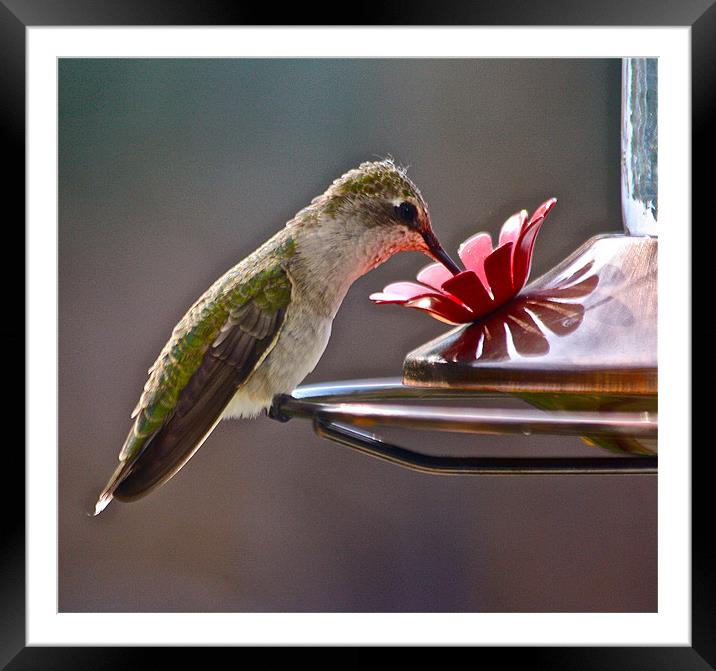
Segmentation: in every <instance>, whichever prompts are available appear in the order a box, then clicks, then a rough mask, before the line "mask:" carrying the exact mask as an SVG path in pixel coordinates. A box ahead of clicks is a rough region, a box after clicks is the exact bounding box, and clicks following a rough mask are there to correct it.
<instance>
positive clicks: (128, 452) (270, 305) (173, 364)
mask: <svg viewBox="0 0 716 671" xmlns="http://www.w3.org/2000/svg"><path fill="white" fill-rule="evenodd" d="M275 242H276V244H275V247H276V248H275V250H272V251H273V253H272V254H270V255H269V257H268V258H269V263H267V264H266V267H265V268H264V269H263V270H261V271H259V272H255V273H254V274H252V276H250V277H248V278H245V277H244V275H245V273H244V272H242V267H241V266H242V265H244V264H240V265H239V266H237V267H236V268H234V269H232V270H231V271H229V272H228V273H227V274H226V275H225V276H224V277H222V278H221V279H220V280H218V281H217V282H216V283H215V284H214V285H213V286H212V287H210V288H209V290H208V291H207V292H206V293H205V294H204V295H203V296H202V297H201V298H200V299H199V300H198V301H197V302H196V303H194V305H193V306H192V307H191V308H190V309H189V311H188V312H187V313H186V315H184V317H183V318H182V320H181V321H180V322H179V323H178V324H177V326H176V328H175V329H174V331H173V333H172V337H171V338H170V340H169V342H168V343H167V344H166V345H165V347H164V349H163V350H162V352H161V353H160V355H159V357H158V358H157V360H156V362H155V363H154V365H153V366H152V367H151V368H150V369H149V380H148V381H147V384H146V385H145V387H144V393H143V394H142V397H141V398H140V400H139V403H138V404H137V407H136V408H135V410H134V412H133V413H132V417H136V419H135V422H134V426H133V427H132V429H131V430H130V432H129V435H128V436H127V439H126V441H125V443H124V446H123V447H122V451H121V453H120V459H121V460H123V461H126V460H127V459H131V458H132V457H133V456H135V455H136V454H137V453H138V452H139V451H140V450H141V448H142V447H143V445H144V444H145V443H146V442H147V439H148V438H149V437H151V436H152V435H153V434H154V433H155V432H156V431H157V430H158V429H159V428H160V427H161V426H162V425H163V424H164V422H165V421H166V419H167V417H168V416H169V415H170V414H171V413H172V412H173V410H174V407H175V406H176V403H177V400H178V397H179V394H180V393H181V392H182V390H183V389H184V388H185V387H186V385H187V383H188V382H189V380H190V379H191V377H192V376H193V375H194V373H195V372H196V370H197V369H198V368H199V366H200V364H201V362H202V360H203V358H204V356H205V354H206V351H207V349H208V348H209V347H210V346H211V344H212V343H213V342H214V341H215V340H216V338H217V336H218V335H219V332H220V331H221V328H222V326H224V324H226V322H227V320H228V319H229V317H230V314H231V313H232V312H235V311H236V310H238V309H239V308H240V307H242V306H243V305H245V304H246V303H247V302H249V301H252V302H253V303H254V305H256V307H258V308H259V309H260V310H262V311H264V312H267V313H269V314H272V313H274V312H276V311H277V310H280V309H282V308H285V307H286V306H287V305H288V303H289V301H290V298H291V282H290V280H289V279H288V277H287V275H286V273H285V272H284V270H283V267H282V265H281V261H283V260H285V259H287V258H290V257H291V256H292V255H293V254H294V253H295V243H294V241H293V240H291V239H287V240H279V241H275Z"/></svg>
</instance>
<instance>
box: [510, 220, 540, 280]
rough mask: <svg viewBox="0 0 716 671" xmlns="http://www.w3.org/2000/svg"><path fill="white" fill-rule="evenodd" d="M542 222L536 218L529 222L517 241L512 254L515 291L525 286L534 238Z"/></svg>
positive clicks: (530, 264)
mask: <svg viewBox="0 0 716 671" xmlns="http://www.w3.org/2000/svg"><path fill="white" fill-rule="evenodd" d="M543 223H544V219H537V220H535V221H534V222H531V223H529V224H528V225H527V227H526V229H525V231H524V232H523V234H522V235H521V236H520V239H519V240H518V241H517V244H516V246H515V251H514V253H513V254H512V286H513V288H514V290H515V292H519V291H520V290H521V289H522V287H524V286H525V284H526V283H527V278H528V277H529V276H530V268H531V266H532V252H533V251H534V245H535V238H536V237H537V233H539V229H540V228H542V224H543Z"/></svg>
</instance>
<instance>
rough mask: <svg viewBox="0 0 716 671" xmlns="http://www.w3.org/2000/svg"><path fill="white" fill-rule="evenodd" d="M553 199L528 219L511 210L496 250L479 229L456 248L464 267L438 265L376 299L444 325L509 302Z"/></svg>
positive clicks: (524, 280) (392, 286)
mask: <svg viewBox="0 0 716 671" xmlns="http://www.w3.org/2000/svg"><path fill="white" fill-rule="evenodd" d="M556 202H557V199H556V198H550V199H549V200H548V201H546V202H544V203H542V205H540V206H539V207H538V208H537V209H536V210H535V211H534V214H533V215H532V216H531V217H530V218H529V219H528V218H527V210H522V211H521V212H518V213H517V214H513V215H512V216H511V217H510V218H509V219H508V220H507V221H506V222H505V223H504V224H503V225H502V229H501V230H500V240H499V243H498V245H497V247H496V248H495V249H493V248H492V238H491V237H490V234H489V233H478V234H477V235H473V236H472V237H471V238H469V239H467V240H465V242H463V243H462V245H460V248H459V249H458V254H459V255H460V259H461V260H462V262H463V264H464V265H465V268H466V270H465V271H463V272H461V273H459V274H458V275H455V276H453V274H452V273H451V272H450V271H449V270H448V269H447V268H446V267H445V266H443V265H442V264H441V263H433V264H431V265H429V266H427V267H426V268H423V270H421V271H420V272H419V273H418V278H417V279H418V282H421V283H422V284H417V283H416V282H394V283H393V284H389V285H388V286H387V287H385V289H383V291H382V292H381V293H376V294H371V296H370V299H371V300H372V301H374V302H375V303H395V304H397V305H404V306H405V307H409V308H415V309H417V310H423V311H424V312H427V313H428V314H430V316H432V317H435V318H436V319H439V320H440V321H443V322H447V323H448V324H464V323H467V322H474V321H476V320H478V319H481V318H482V317H484V316H486V315H488V314H490V313H491V312H494V311H495V310H496V309H497V308H499V307H500V306H502V305H504V304H505V303H507V302H509V301H510V300H512V299H513V298H514V297H515V296H516V295H517V294H518V293H519V292H520V291H521V290H522V288H523V287H524V286H525V284H526V283H527V278H528V277H529V274H530V266H531V264H532V251H533V249H534V244H535V238H536V237H537V233H538V232H539V229H540V227H541V226H542V223H543V222H544V220H545V217H546V216H547V214H548V213H549V211H550V210H551V209H552V207H554V204H555V203H556Z"/></svg>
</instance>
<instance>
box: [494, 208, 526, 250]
mask: <svg viewBox="0 0 716 671" xmlns="http://www.w3.org/2000/svg"><path fill="white" fill-rule="evenodd" d="M526 221H527V210H521V211H520V212H517V213H516V214H513V215H512V216H511V217H510V218H509V219H508V220H507V221H506V222H505V223H504V224H502V228H501V229H500V242H499V244H500V245H503V244H504V243H506V242H515V241H516V240H517V238H518V237H519V236H520V233H521V232H522V228H523V227H524V225H525V222H526Z"/></svg>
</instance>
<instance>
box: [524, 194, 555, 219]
mask: <svg viewBox="0 0 716 671" xmlns="http://www.w3.org/2000/svg"><path fill="white" fill-rule="evenodd" d="M556 202H557V199H556V198H550V199H549V200H545V201H544V203H542V205H540V206H539V207H538V208H537V209H536V210H535V211H534V212H533V213H532V216H531V217H530V220H529V222H528V223H527V226H530V225H532V224H533V223H534V222H535V221H537V219H544V218H545V217H546V216H547V214H549V211H550V210H551V209H552V208H553V207H554V205H555V203H556Z"/></svg>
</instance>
